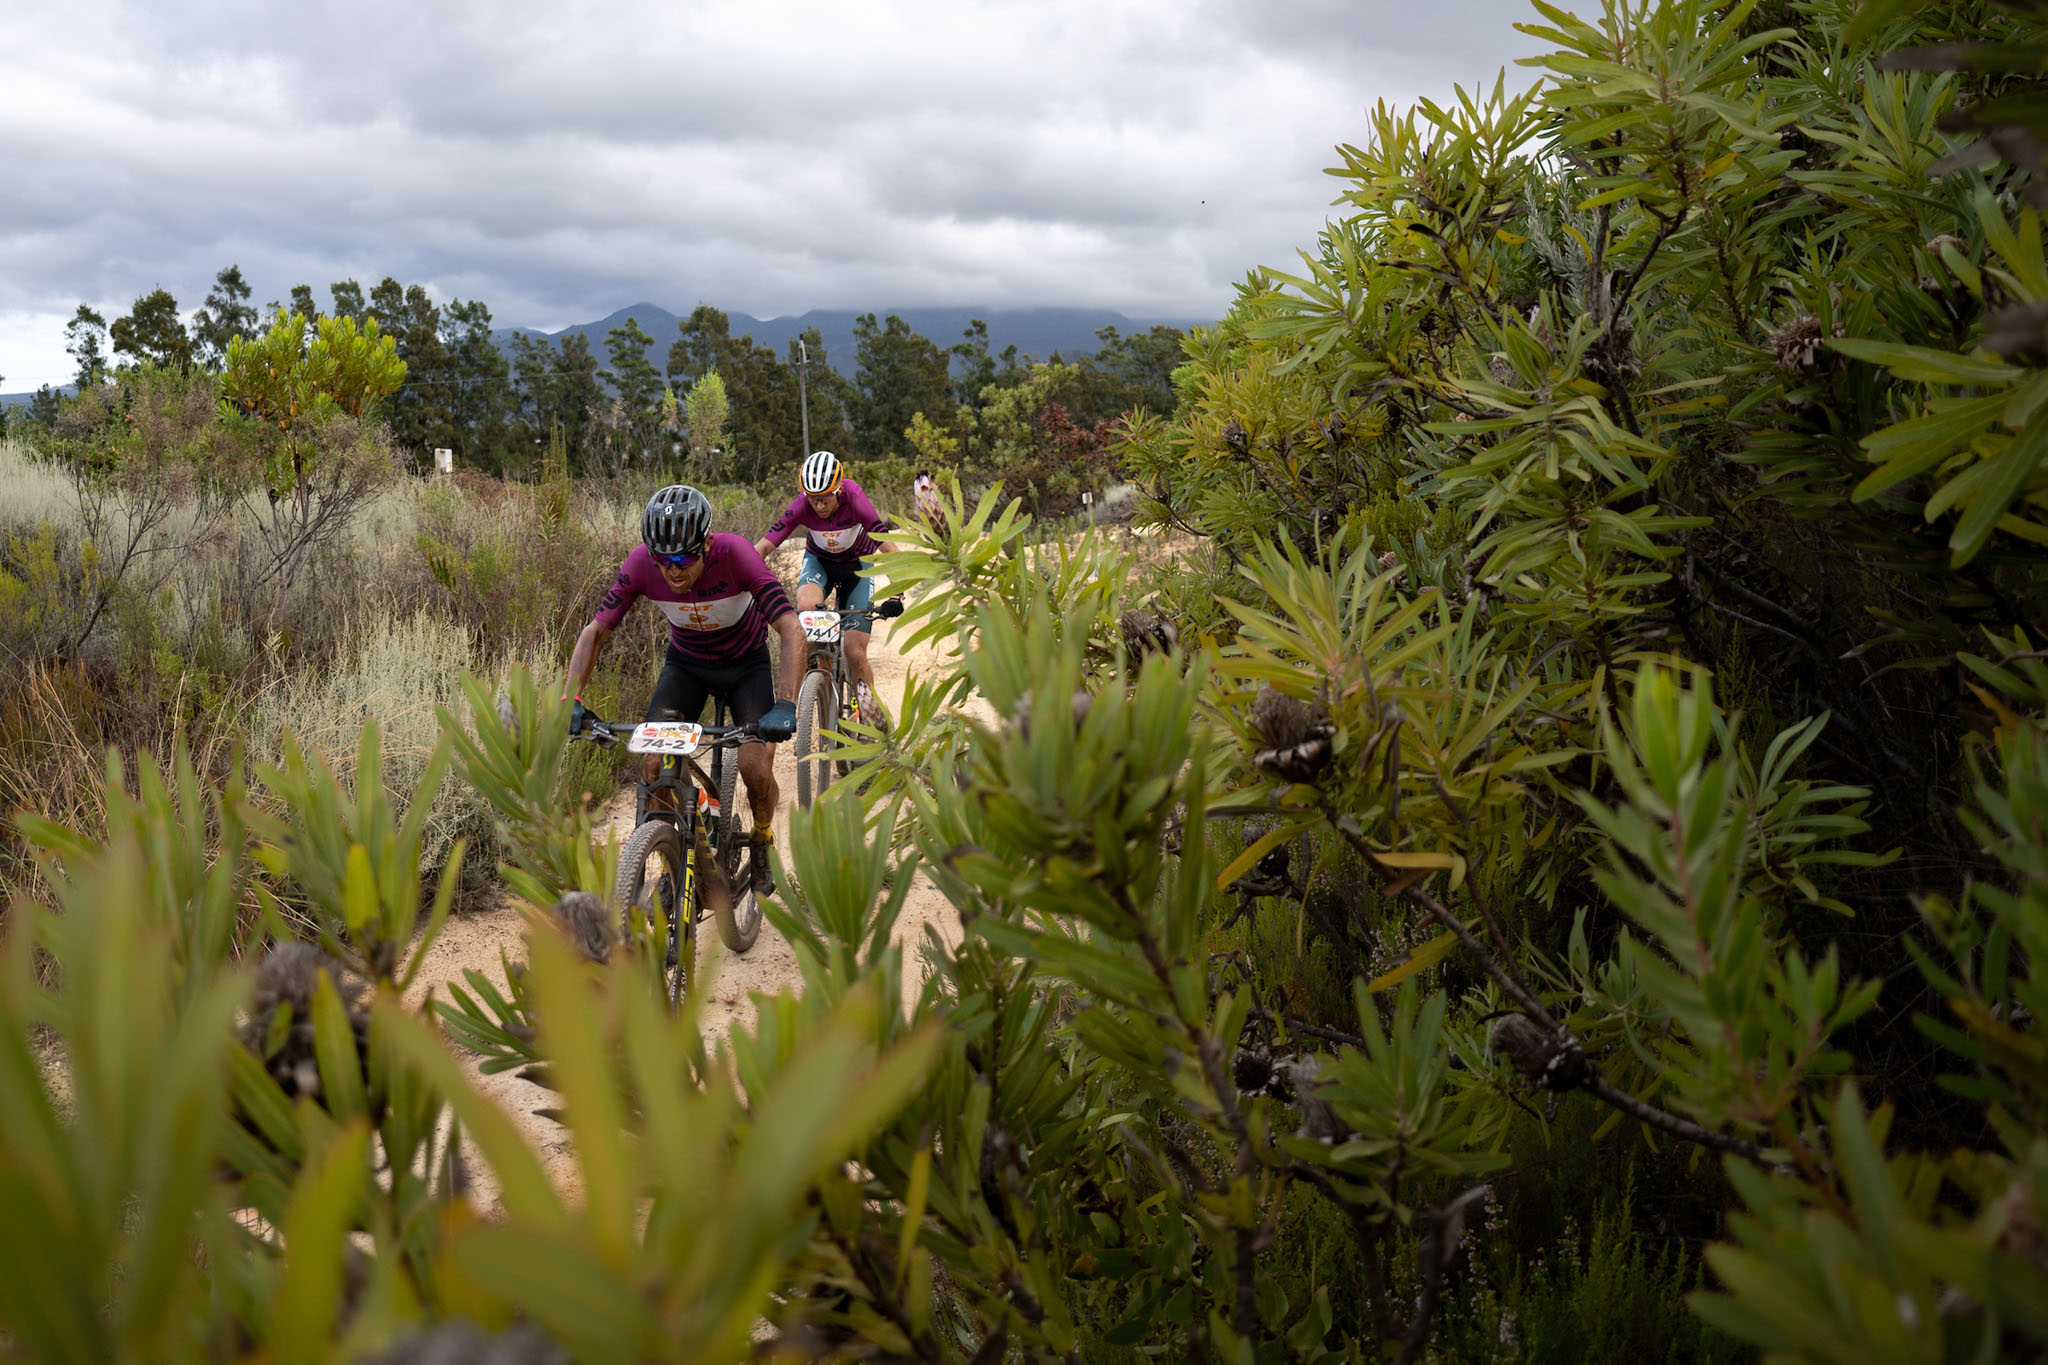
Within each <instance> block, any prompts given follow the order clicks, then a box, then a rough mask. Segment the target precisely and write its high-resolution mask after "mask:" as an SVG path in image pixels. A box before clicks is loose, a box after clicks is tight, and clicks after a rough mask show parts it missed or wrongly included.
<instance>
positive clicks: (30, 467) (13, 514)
mask: <svg viewBox="0 0 2048 1365" xmlns="http://www.w3.org/2000/svg"><path fill="white" fill-rule="evenodd" d="M77 513H78V508H77V504H76V503H75V502H74V501H73V499H72V495H71V479H70V476H69V475H67V474H66V473H65V472H64V471H63V470H62V469H60V468H58V467H57V466H55V465H53V464H51V463H50V462H49V461H47V460H44V459H41V458H39V457H38V456H37V455H36V452H35V451H34V450H33V449H31V448H30V447H29V446H28V445H27V444H26V443H24V442H22V441H18V440H16V439H14V438H13V437H8V438H6V439H5V440H0V530H4V529H7V528H10V527H12V528H23V527H30V526H39V525H45V524H50V525H57V526H63V527H68V526H71V525H73V524H74V523H75V522H76V520H77Z"/></svg>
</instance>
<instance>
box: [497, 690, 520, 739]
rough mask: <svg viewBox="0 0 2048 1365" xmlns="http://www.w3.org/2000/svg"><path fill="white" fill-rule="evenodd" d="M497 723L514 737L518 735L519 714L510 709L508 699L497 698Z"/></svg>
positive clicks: (509, 700) (510, 700)
mask: <svg viewBox="0 0 2048 1365" xmlns="http://www.w3.org/2000/svg"><path fill="white" fill-rule="evenodd" d="M498 723H499V724H500V725H502V726H504V727H505V728H506V729H507V730H509V731H511V732H512V733H513V734H515V735H516V734H518V733H519V713H518V712H517V711H514V710H513V709H512V699H511V698H510V697H503V696H501V697H499V698H498Z"/></svg>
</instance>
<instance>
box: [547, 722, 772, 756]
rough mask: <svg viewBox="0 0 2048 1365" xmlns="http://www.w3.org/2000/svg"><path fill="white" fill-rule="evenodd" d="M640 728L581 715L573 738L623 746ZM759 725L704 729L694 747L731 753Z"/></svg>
mask: <svg viewBox="0 0 2048 1365" xmlns="http://www.w3.org/2000/svg"><path fill="white" fill-rule="evenodd" d="M639 724H641V722H639V721H636V720H601V719H599V718H598V717H596V716H592V715H585V716H584V718H583V729H582V730H580V731H578V732H577V733H576V734H575V735H574V736H573V737H574V738H577V739H588V740H590V741H591V742H592V743H595V744H623V743H625V741H626V740H627V739H628V738H630V737H631V736H632V734H633V727H634V726H636V725H639ZM760 728H761V727H760V724H759V722H749V723H748V724H746V725H707V726H705V727H704V728H703V734H702V735H701V736H700V738H699V740H698V743H699V745H700V746H701V747H703V748H706V749H734V748H738V747H739V746H740V745H741V744H744V743H745V742H746V741H748V740H750V739H759V738H760V733H759V732H760Z"/></svg>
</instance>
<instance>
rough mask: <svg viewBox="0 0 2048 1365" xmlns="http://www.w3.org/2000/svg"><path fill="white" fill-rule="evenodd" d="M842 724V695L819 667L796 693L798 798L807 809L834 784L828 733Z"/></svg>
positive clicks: (805, 677) (805, 676)
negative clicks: (840, 698)
mask: <svg viewBox="0 0 2048 1365" xmlns="http://www.w3.org/2000/svg"><path fill="white" fill-rule="evenodd" d="M838 724H839V697H838V694H837V690H836V689H835V688H834V687H833V686H832V675H831V674H829V673H825V672H821V671H817V670H813V671H812V672H809V673H806V674H804V681H803V686H802V687H800V688H799V689H797V694H796V799H797V804H798V805H800V806H803V807H804V808H805V809H809V808H810V804H811V802H812V800H813V799H815V798H816V797H819V796H823V795H824V794H825V788H827V787H829V786H831V785H832V778H833V776H834V775H835V767H836V765H834V763H833V762H832V759H831V750H832V749H833V747H834V745H833V744H832V741H831V740H830V739H828V738H826V736H825V732H826V731H827V730H831V729H834V728H835V727H837V726H838Z"/></svg>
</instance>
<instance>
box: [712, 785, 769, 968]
mask: <svg viewBox="0 0 2048 1365" xmlns="http://www.w3.org/2000/svg"><path fill="white" fill-rule="evenodd" d="M727 800H728V804H727V805H726V807H725V814H724V817H723V818H722V819H721V820H720V821H719V825H718V851H717V853H716V855H715V856H716V857H717V859H718V869H719V871H720V872H722V873H724V874H725V884H726V885H727V886H729V887H731V888H732V906H731V908H730V909H721V908H720V907H719V906H718V905H717V904H715V903H714V904H713V905H712V907H711V913H712V918H714V919H716V920H717V921H718V936H719V937H720V938H721V939H724V940H725V946H726V947H728V948H730V949H732V950H733V951H734V952H736V953H744V952H745V951H747V949H749V948H751V947H753V946H754V940H755V939H757V938H759V937H760V936H761V896H760V893H759V892H758V891H756V890H755V889H754V865H753V862H752V861H751V859H750V858H749V857H748V854H749V852H750V851H751V849H752V841H751V839H750V837H749V836H750V835H752V833H753V830H754V813H753V812H752V811H751V810H745V811H743V810H741V809H740V808H739V806H738V805H737V804H732V803H731V798H727Z"/></svg>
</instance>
